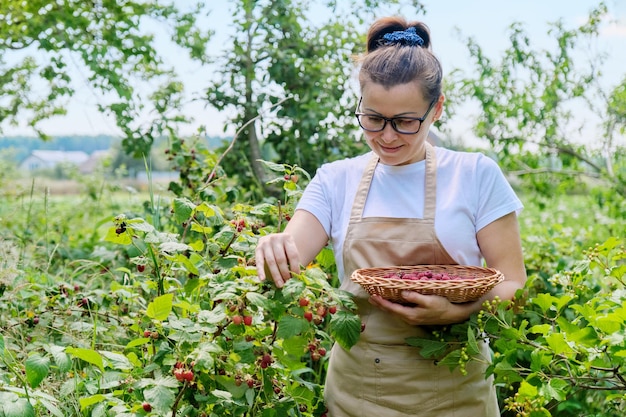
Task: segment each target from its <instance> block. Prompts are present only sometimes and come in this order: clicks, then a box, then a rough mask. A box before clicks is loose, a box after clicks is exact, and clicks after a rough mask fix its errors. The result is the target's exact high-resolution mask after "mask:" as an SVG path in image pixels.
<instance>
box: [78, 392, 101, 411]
mask: <svg viewBox="0 0 626 417" xmlns="http://www.w3.org/2000/svg"><path fill="white" fill-rule="evenodd" d="M106 399H107V397H105V396H104V395H102V394H96V395H92V396H90V397H84V398H81V399H80V400H79V401H78V402H79V404H80V410H81V411H85V410H86V409H87V408H89V407H91V406H92V405H94V404H98V403H100V402H102V401H104V400H106Z"/></svg>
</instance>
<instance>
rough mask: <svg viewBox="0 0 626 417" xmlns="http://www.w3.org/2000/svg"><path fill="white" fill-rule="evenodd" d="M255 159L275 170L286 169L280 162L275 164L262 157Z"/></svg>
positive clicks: (283, 170)
mask: <svg viewBox="0 0 626 417" xmlns="http://www.w3.org/2000/svg"><path fill="white" fill-rule="evenodd" d="M257 161H258V162H260V163H262V164H263V165H265V166H266V167H268V168H269V169H271V170H272V171H275V172H285V171H286V170H287V169H286V167H285V166H284V165H282V164H277V163H275V162H270V161H264V160H262V159H257Z"/></svg>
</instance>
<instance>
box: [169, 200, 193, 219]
mask: <svg viewBox="0 0 626 417" xmlns="http://www.w3.org/2000/svg"><path fill="white" fill-rule="evenodd" d="M195 208H196V205H195V204H194V203H192V202H191V201H189V200H188V199H186V198H175V199H174V218H175V219H176V221H177V222H178V223H182V222H185V221H187V220H189V218H190V217H191V214H192V213H193V211H194V209H195Z"/></svg>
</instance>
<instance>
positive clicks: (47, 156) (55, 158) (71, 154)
mask: <svg viewBox="0 0 626 417" xmlns="http://www.w3.org/2000/svg"><path fill="white" fill-rule="evenodd" d="M31 155H32V156H34V157H35V158H39V159H41V160H42V161H46V162H51V163H57V164H59V163H61V162H69V163H72V164H76V165H80V164H82V163H83V162H85V161H86V160H88V159H89V155H88V154H87V153H85V152H83V151H44V150H35V151H33V152H32V153H31Z"/></svg>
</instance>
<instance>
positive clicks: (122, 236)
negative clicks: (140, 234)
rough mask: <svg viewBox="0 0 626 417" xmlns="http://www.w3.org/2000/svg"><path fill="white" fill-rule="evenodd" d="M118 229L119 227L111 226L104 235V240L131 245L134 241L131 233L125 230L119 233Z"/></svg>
mask: <svg viewBox="0 0 626 417" xmlns="http://www.w3.org/2000/svg"><path fill="white" fill-rule="evenodd" d="M116 230H117V227H115V226H114V227H110V228H109V229H108V230H107V234H106V235H105V236H104V240H105V241H106V242H111V243H115V244H118V245H130V244H131V243H133V240H132V238H131V236H130V233H128V232H123V233H119V234H118V233H117V232H116Z"/></svg>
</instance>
